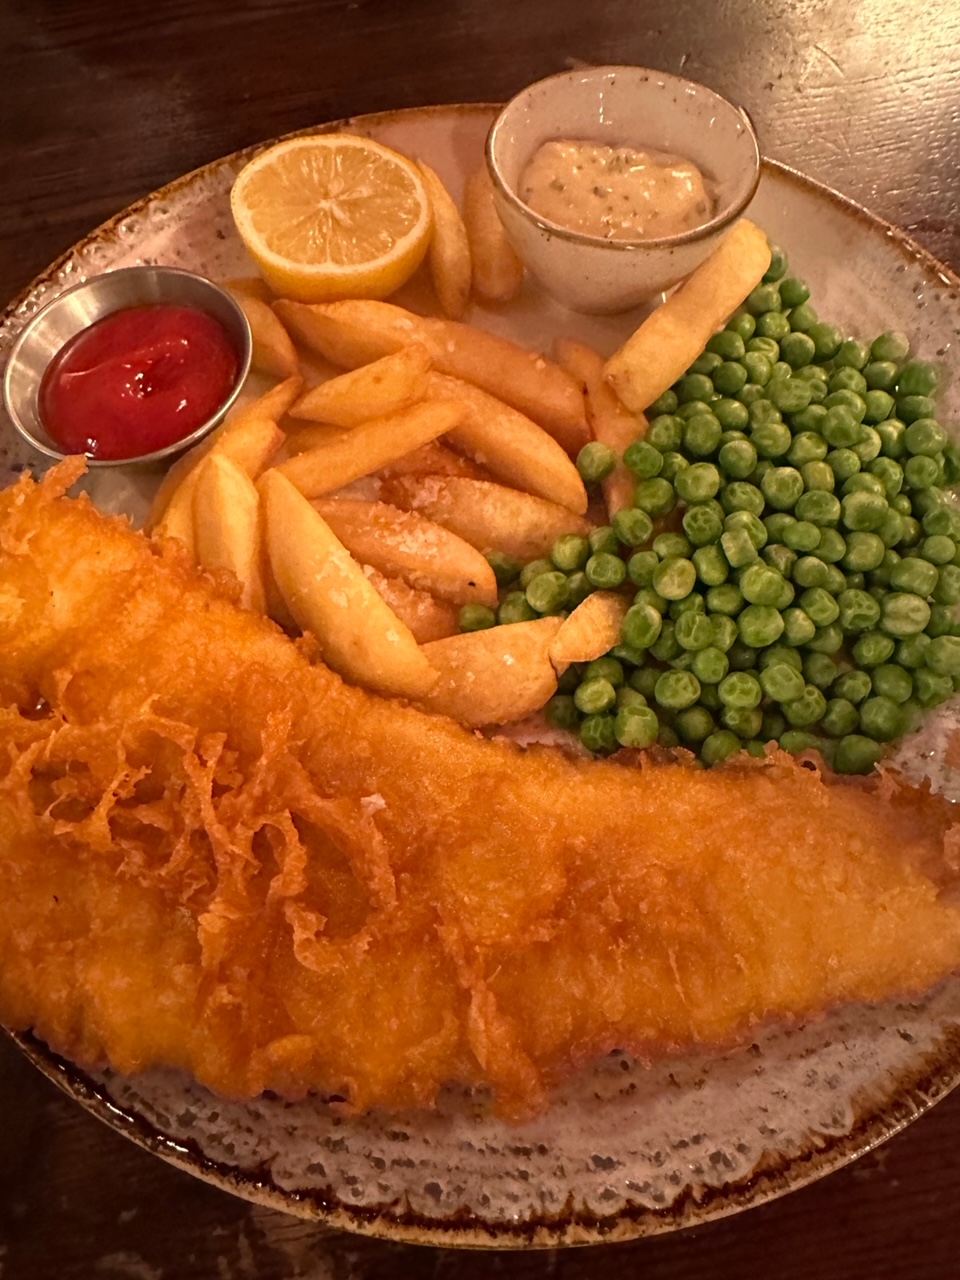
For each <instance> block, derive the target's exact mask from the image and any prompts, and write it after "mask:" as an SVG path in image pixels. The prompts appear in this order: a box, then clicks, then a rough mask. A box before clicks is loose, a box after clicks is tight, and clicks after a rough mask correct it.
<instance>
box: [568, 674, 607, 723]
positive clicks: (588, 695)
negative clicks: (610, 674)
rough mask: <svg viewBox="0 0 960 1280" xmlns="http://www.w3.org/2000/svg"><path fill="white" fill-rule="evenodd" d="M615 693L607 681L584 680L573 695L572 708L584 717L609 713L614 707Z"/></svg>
mask: <svg viewBox="0 0 960 1280" xmlns="http://www.w3.org/2000/svg"><path fill="white" fill-rule="evenodd" d="M616 701H617V691H616V689H615V688H614V687H613V685H612V684H611V683H610V681H609V680H601V679H593V680H584V682H583V683H582V684H581V685H579V686H578V688H577V691H576V693H575V694H574V695H573V702H574V706H575V707H576V708H577V710H578V711H579V712H581V714H583V715H586V716H592V715H598V714H599V713H600V712H602V711H609V710H610V708H611V707H613V706H615V705H616Z"/></svg>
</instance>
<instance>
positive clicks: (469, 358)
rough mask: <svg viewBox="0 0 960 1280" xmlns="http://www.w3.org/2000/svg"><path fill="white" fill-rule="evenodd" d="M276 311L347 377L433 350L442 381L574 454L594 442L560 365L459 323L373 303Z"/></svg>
mask: <svg viewBox="0 0 960 1280" xmlns="http://www.w3.org/2000/svg"><path fill="white" fill-rule="evenodd" d="M274 310H275V311H276V312H277V314H278V315H279V316H280V318H281V320H282V321H283V322H284V324H285V325H286V326H287V328H288V329H289V330H290V332H291V333H292V334H293V335H294V336H295V337H296V338H297V339H299V341H300V342H302V343H303V344H304V345H305V346H308V347H312V348H315V349H316V350H317V351H319V352H320V354H321V355H323V356H325V357H326V358H327V359H328V360H331V361H332V362H333V363H334V364H337V365H340V366H341V367H342V368H345V369H355V368H357V367H358V366H359V365H362V364H369V363H370V362H371V361H372V360H377V359H379V358H380V357H381V356H385V355H389V354H390V352H391V351H398V350H399V349H400V348H401V347H406V346H409V345H410V344H411V343H412V342H417V343H420V344H421V345H422V346H424V347H426V349H427V351H428V352H429V354H430V361H431V363H432V365H433V367H434V369H436V370H437V371H438V372H439V373H448V374H450V375H451V376H452V377H454V378H462V379H463V381H464V382H470V383H472V384H473V385H474V386H475V387H480V389H481V390H482V391H488V392H489V393H490V394H491V395H493V396H496V397H497V399H498V400H503V401H505V402H506V403H507V404H509V405H512V407H513V408H514V409H519V410H520V412H521V413H525V414H526V415H527V417H528V418H532V419H533V420H534V422H539V423H540V425H541V426H542V427H545V428H546V429H547V431H549V432H550V434H551V435H552V436H553V437H554V439H556V440H557V441H558V442H559V443H560V444H561V445H562V446H563V447H564V449H566V450H567V452H568V453H570V454H576V453H577V451H578V450H579V449H580V448H581V447H582V446H583V445H584V444H586V442H587V440H588V438H589V436H588V432H587V424H586V419H585V417H584V411H583V396H582V395H581V394H580V391H579V389H578V388H577V385H576V383H575V382H574V381H573V379H572V378H571V377H570V376H569V375H568V374H566V373H564V371H563V370H562V369H560V368H559V367H558V366H557V365H555V364H554V363H553V362H552V361H550V360H547V359H545V358H544V357H543V356H541V355H537V354H535V353H534V352H532V351H527V350H525V349H524V348H523V347H520V346H518V345H517V344H516V343H515V342H510V341H509V340H508V339H507V338H500V337H498V336H497V335H496V334H493V333H488V332H487V331H486V330H484V329H474V328H472V327H471V326H470V325H466V324H461V323H460V322H459V321H457V320H439V319H437V318H435V317H430V316H418V315H414V314H413V312H412V311H404V309H403V308H402V307H397V306H394V304H393V303H390V302H375V301H371V300H367V299H361V300H358V301H347V302H325V303H313V304H307V303H302V302H289V301H286V300H284V301H281V302H276V303H274Z"/></svg>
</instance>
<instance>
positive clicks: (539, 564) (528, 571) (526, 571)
mask: <svg viewBox="0 0 960 1280" xmlns="http://www.w3.org/2000/svg"><path fill="white" fill-rule="evenodd" d="M553 567H554V566H553V561H552V560H547V559H544V558H542V557H541V558H540V559H538V560H531V561H529V563H527V564H525V565H524V566H523V568H522V569H521V570H520V585H521V587H524V588H526V587H529V585H530V583H531V582H532V581H533V580H534V578H538V577H539V576H540V574H541V573H550V572H551V570H552V569H553Z"/></svg>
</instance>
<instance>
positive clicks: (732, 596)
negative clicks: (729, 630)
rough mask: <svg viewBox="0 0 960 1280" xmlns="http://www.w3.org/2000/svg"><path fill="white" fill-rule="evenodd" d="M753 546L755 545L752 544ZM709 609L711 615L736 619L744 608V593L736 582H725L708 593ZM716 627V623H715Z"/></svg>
mask: <svg viewBox="0 0 960 1280" xmlns="http://www.w3.org/2000/svg"><path fill="white" fill-rule="evenodd" d="M750 545H751V546H753V543H751V544H750ZM706 601H707V609H708V610H709V612H710V613H718V614H725V615H727V616H729V617H735V616H736V615H737V614H738V613H739V612H740V610H741V609H742V608H743V606H744V599H743V593H742V592H741V590H740V588H739V587H738V586H737V585H736V583H734V582H724V583H722V584H720V585H718V586H715V587H711V588H710V590H709V591H708V592H707V597H706ZM714 626H716V622H714Z"/></svg>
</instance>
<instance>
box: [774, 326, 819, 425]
mask: <svg viewBox="0 0 960 1280" xmlns="http://www.w3.org/2000/svg"><path fill="white" fill-rule="evenodd" d="M790 325H791V328H794V321H793V317H792V316H791V317H790ZM816 354H817V348H816V344H815V343H814V341H813V339H812V338H811V337H810V335H809V334H808V333H803V332H798V331H796V329H794V332H793V333H788V334H787V336H786V337H785V338H783V339H782V341H781V343H780V355H781V357H782V358H783V359H784V360H786V362H787V364H788V365H790V367H791V368H792V369H800V368H802V367H803V366H804V365H807V364H810V362H811V361H812V360H813V358H814V356H815V355H816ZM808 403H809V401H808Z"/></svg>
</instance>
